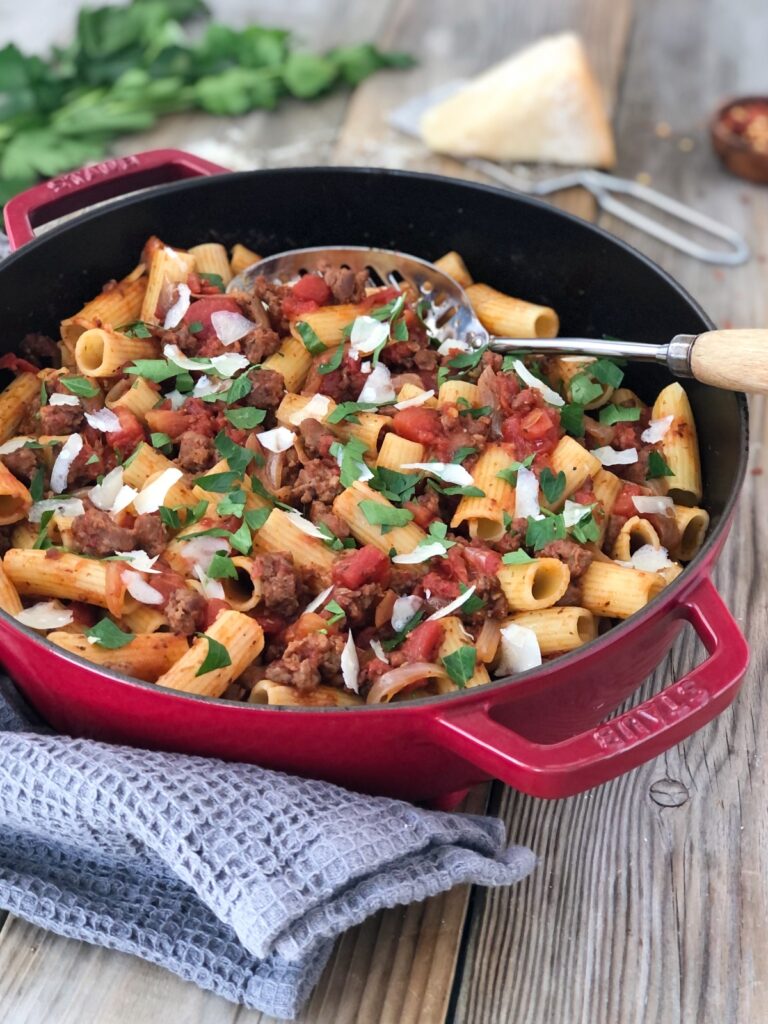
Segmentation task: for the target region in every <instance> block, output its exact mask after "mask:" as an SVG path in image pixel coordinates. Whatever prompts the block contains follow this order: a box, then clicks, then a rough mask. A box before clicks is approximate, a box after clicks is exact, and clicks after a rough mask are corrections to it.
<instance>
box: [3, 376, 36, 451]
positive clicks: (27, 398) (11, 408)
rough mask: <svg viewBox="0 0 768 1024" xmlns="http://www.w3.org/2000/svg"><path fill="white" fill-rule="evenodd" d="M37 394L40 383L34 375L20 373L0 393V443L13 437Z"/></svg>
mask: <svg viewBox="0 0 768 1024" xmlns="http://www.w3.org/2000/svg"><path fill="white" fill-rule="evenodd" d="M39 394H40V381H39V380H38V378H37V376H36V374H34V373H20V374H19V375H18V377H16V378H15V379H14V380H12V381H11V383H10V384H9V385H8V387H7V388H5V390H4V391H0V442H3V441H7V440H8V439H9V438H10V437H13V435H14V434H15V433H16V428H17V427H18V425H19V424H20V423H21V421H22V420H23V419H24V417H25V416H26V414H27V413H28V412H29V408H30V406H31V405H32V403H33V402H34V400H35V399H36V398H37V397H38V395H39Z"/></svg>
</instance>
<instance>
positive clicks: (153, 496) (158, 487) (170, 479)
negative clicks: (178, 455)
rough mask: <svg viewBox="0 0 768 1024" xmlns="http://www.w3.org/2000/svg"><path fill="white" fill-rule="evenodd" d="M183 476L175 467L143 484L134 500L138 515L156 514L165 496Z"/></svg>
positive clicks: (165, 470)
mask: <svg viewBox="0 0 768 1024" xmlns="http://www.w3.org/2000/svg"><path fill="white" fill-rule="evenodd" d="M183 475H184V474H183V473H182V471H181V470H180V469H177V468H176V467H175V466H173V467H171V468H170V469H164V470H163V472H162V473H161V474H160V476H158V477H157V478H156V479H155V480H152V481H151V482H150V483H148V484H145V485H144V486H143V487H142V489H141V490H140V491H139V493H138V494H137V496H136V497H135V498H134V501H133V507H134V508H135V509H136V511H137V512H138V514H139V515H146V514H147V513H149V512H157V510H158V509H159V508H160V506H161V505H162V504H163V502H164V501H165V496H166V494H167V493H168V491H170V489H171V488H172V487H173V485H174V484H176V483H178V481H179V480H181V478H182V476H183Z"/></svg>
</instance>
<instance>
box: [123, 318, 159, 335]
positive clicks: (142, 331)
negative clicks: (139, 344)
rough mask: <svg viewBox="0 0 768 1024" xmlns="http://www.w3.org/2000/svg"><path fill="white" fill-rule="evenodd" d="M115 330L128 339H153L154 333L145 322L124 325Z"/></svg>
mask: <svg viewBox="0 0 768 1024" xmlns="http://www.w3.org/2000/svg"><path fill="white" fill-rule="evenodd" d="M115 330H116V331H117V333H118V334H124V335H125V336H126V338H151V337H152V332H151V331H150V329H149V327H147V325H146V324H145V323H144V321H143V320H134V321H133V323H130V324H123V326H122V327H116V328H115Z"/></svg>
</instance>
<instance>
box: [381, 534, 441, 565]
mask: <svg viewBox="0 0 768 1024" xmlns="http://www.w3.org/2000/svg"><path fill="white" fill-rule="evenodd" d="M446 550H447V549H446V547H445V544H442V543H441V542H440V541H439V540H436V541H435V542H434V543H432V544H419V545H418V546H417V547H415V548H414V549H413V551H411V552H410V553H409V554H407V555H395V556H394V557H393V558H392V561H393V562H394V563H395V565H418V563H419V562H426V561H427V560H428V559H430V558H438V557H442V556H443V555H445V553H446Z"/></svg>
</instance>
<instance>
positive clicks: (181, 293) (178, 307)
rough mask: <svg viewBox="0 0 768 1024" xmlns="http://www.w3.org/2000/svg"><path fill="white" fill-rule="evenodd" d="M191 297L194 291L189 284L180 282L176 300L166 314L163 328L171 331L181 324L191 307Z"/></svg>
mask: <svg viewBox="0 0 768 1024" xmlns="http://www.w3.org/2000/svg"><path fill="white" fill-rule="evenodd" d="M191 298H192V293H191V292H190V290H189V285H186V284H180V285H178V286H177V288H176V301H175V302H174V304H173V305H172V306H171V308H170V309H169V310H168V312H167V313H166V314H165V320H164V321H163V330H165V331H170V330H172V328H174V327H178V326H179V324H180V323H181V321H182V320H183V319H184V314H185V313H186V312H187V310H188V309H189V303H190V300H191Z"/></svg>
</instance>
